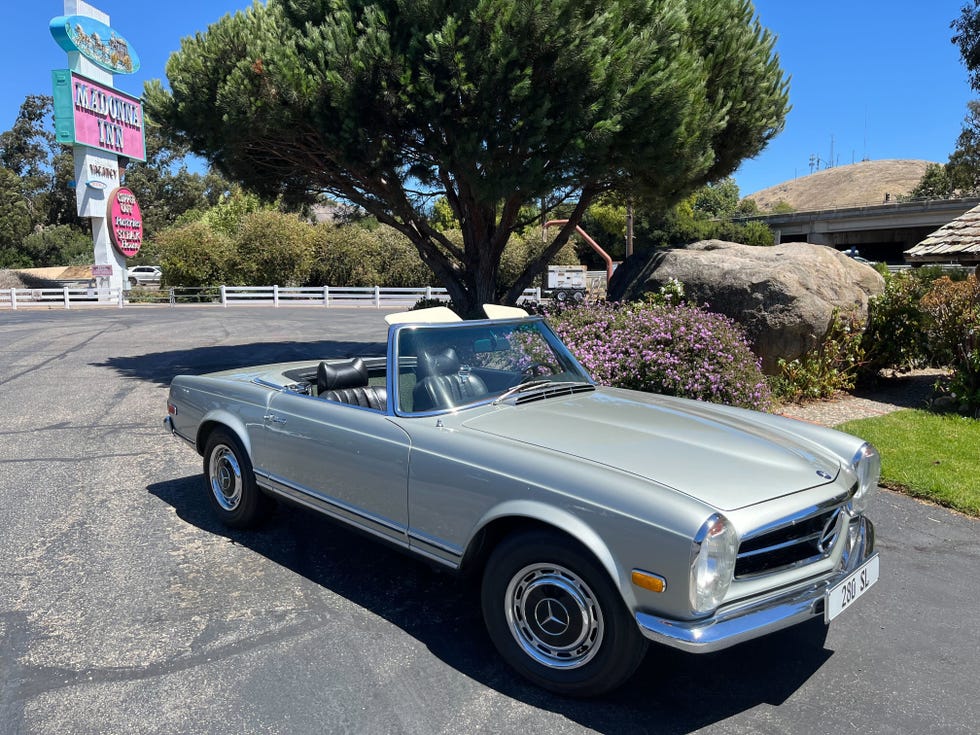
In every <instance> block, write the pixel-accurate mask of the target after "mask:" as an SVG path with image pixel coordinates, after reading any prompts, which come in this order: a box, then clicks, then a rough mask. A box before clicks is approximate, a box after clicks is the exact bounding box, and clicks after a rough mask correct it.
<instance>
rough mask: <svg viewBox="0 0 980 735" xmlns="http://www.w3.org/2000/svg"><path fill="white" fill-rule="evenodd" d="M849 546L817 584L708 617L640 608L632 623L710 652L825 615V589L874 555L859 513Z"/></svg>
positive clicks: (868, 526) (667, 640)
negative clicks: (685, 617) (654, 612)
mask: <svg viewBox="0 0 980 735" xmlns="http://www.w3.org/2000/svg"><path fill="white" fill-rule="evenodd" d="M848 535H849V538H848V539H847V542H846V543H847V548H846V550H845V551H844V555H843V556H842V557H841V563H840V565H839V566H838V568H837V569H836V570H834V573H833V574H831V575H829V576H827V577H824V578H821V579H820V580H819V581H816V582H813V581H811V582H807V583H805V584H803V585H798V586H795V587H791V588H790V589H788V590H779V591H777V592H774V593H772V594H770V595H766V596H763V597H753V598H752V599H750V600H744V601H740V602H736V603H734V604H732V605H730V606H727V607H722V608H720V609H719V610H718V611H717V612H716V613H715V614H714V615H713V616H711V617H710V618H705V619H701V620H672V619H670V618H661V617H658V616H656V615H650V614H648V613H643V612H639V613H637V614H636V622H637V624H638V625H639V626H640V632H641V633H643V635H644V636H646V637H647V638H649V639H650V640H652V641H655V642H657V643H662V644H664V645H667V646H671V647H673V648H679V649H681V650H684V651H690V652H692V653H709V652H711V651H719V650H721V649H723V648H729V647H730V646H734V645H736V644H738V643H742V642H743V641H748V640H751V639H753V638H759V637H760V636H764V635H767V634H769V633H773V632H775V631H777V630H782V629H783V628H789V627H790V626H793V625H796V624H798V623H802V622H804V621H806V620H809V619H810V618H815V617H821V618H822V617H823V615H824V597H825V593H826V592H827V591H828V590H829V589H830V588H831V587H833V586H834V585H835V584H837V583H838V582H840V581H841V580H842V579H844V577H846V576H847V575H848V574H850V573H851V572H853V571H854V570H855V569H857V568H858V567H859V566H861V565H862V564H863V563H864V562H866V561H867V560H868V559H870V558H871V557H872V556H874V553H875V552H874V545H875V540H874V539H875V534H874V525H873V524H872V523H871V521H869V520H868V519H867V518H864V517H863V516H862V517H860V518H858V519H857V520H856V521H855V522H852V524H851V528H850V529H849V534H848Z"/></svg>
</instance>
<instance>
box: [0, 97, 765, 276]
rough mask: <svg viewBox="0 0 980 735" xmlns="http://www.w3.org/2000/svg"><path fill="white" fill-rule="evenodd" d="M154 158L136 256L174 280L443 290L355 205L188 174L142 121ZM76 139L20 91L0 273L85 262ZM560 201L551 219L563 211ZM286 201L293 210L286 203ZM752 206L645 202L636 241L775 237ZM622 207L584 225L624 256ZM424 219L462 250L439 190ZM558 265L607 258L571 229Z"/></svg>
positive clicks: (525, 234)
mask: <svg viewBox="0 0 980 735" xmlns="http://www.w3.org/2000/svg"><path fill="white" fill-rule="evenodd" d="M146 142H147V161H146V162H145V163H142V162H135V161H133V162H130V163H129V164H128V165H127V166H126V167H125V177H124V183H125V185H126V186H128V187H129V188H130V189H132V190H133V191H134V192H135V193H136V195H137V197H138V199H139V201H140V204H141V208H142V211H143V217H144V226H145V230H146V235H147V237H146V245H145V246H144V248H143V250H142V251H141V253H140V256H139V258H138V260H139V262H152V263H159V264H161V265H163V266H164V279H165V283H167V284H169V285H184V286H209V285H217V284H220V283H228V284H239V285H250V284H271V283H279V284H282V285H323V284H328V285H338V286H342V285H350V286H364V285H375V284H385V285H392V286H406V287H410V286H425V285H439V280H438V279H437V278H436V277H435V275H434V274H433V272H432V270H431V269H430V268H428V267H427V266H426V265H425V264H424V263H423V261H422V260H421V258H420V257H419V255H418V252H417V250H416V249H415V247H414V246H413V245H412V243H411V241H410V240H409V239H408V238H406V237H405V236H404V235H403V234H401V233H399V232H398V231H397V230H395V229H394V228H392V227H390V226H386V225H381V224H379V223H378V221H377V220H376V219H375V218H374V217H371V216H368V215H367V214H366V213H364V212H363V211H359V210H357V209H356V208H354V207H350V206H347V207H340V206H336V207H334V210H335V212H336V216H334V217H332V218H331V219H329V220H328V221H326V222H320V223H316V222H315V217H314V216H313V214H314V211H315V210H316V209H318V207H316V206H314V205H315V203H310V202H306V203H305V204H294V205H293V206H292V207H288V208H287V207H285V205H284V204H283V202H282V201H277V202H268V201H263V200H262V199H260V198H259V197H258V196H256V195H254V194H249V193H246V192H245V191H244V190H242V189H240V188H238V187H236V186H233V185H232V184H230V183H229V182H228V181H227V180H225V179H223V178H222V177H220V176H219V175H217V174H215V173H213V171H210V170H209V171H208V172H207V173H204V174H199V173H194V172H191V171H190V170H189V167H188V163H187V149H186V147H184V146H182V145H181V144H180V143H179V142H176V141H174V140H172V139H171V138H170V137H168V136H167V135H166V134H165V133H164V131H162V130H161V129H160V127H159V126H158V125H156V124H154V123H153V121H152V120H147V127H146ZM73 168H74V166H73V161H72V153H71V147H70V146H65V145H59V144H58V143H57V142H56V141H55V137H54V132H53V126H52V112H51V98H50V97H46V96H42V95H32V96H29V97H27V98H26V99H25V101H24V103H23V105H22V106H21V109H20V113H19V114H18V117H17V119H16V121H15V123H14V126H13V127H12V128H11V129H10V130H8V131H6V132H3V133H0V268H31V267H44V266H62V265H76V264H88V263H90V262H91V260H92V235H91V228H90V225H89V222H88V220H87V219H84V218H79V217H78V216H77V215H76V210H75V192H74V187H72V186H71V180H72V178H73V176H74V171H73ZM570 209H571V205H569V207H567V208H566V209H565V210H563V209H561V208H559V209H557V210H555V211H554V212H553V213H552V214H551V216H553V217H559V218H560V217H562V216H563V215H567V214H568V213H569V211H570ZM287 210H291V211H287ZM753 211H755V205H754V203H753V202H751V201H750V200H740V199H739V192H738V186H737V185H736V184H735V182H734V181H733V180H732V179H731V178H725V179H723V180H721V181H719V182H717V183H712V184H708V185H706V186H704V187H702V188H701V189H699V190H697V191H696V192H694V193H692V194H690V195H689V196H687V197H686V198H684V199H683V200H682V201H681V202H680V203H678V204H677V205H675V206H674V207H671V208H670V209H668V210H667V211H666V212H659V213H657V212H653V211H651V209H650V208H640V209H638V210H637V212H636V214H635V226H634V250H635V252H637V253H643V252H644V251H648V250H651V249H653V248H659V247H672V246H679V245H684V244H686V243H689V242H694V241H696V240H702V239H712V238H717V239H723V240H731V241H736V242H743V243H747V244H754V245H769V244H772V233H771V231H770V230H769V229H768V228H767V227H765V225H762V224H761V223H756V222H751V223H740V222H737V221H733V218H734V217H737V216H739V215H742V214H751V213H752V212H753ZM626 213H627V203H626V201H625V200H624V198H623V197H616V196H614V195H607V196H604V197H600V198H599V199H598V200H597V201H595V202H594V203H593V204H592V206H590V207H589V208H588V209H587V210H586V213H585V216H584V217H583V220H582V227H583V229H585V230H586V231H587V232H588V233H589V234H590V235H591V236H592V237H593V238H595V239H596V240H597V241H598V242H599V243H600V245H602V247H603V248H604V249H605V250H606V251H607V252H609V253H610V254H611V255H612V257H613V258H614V259H616V260H621V259H622V258H624V257H625V254H626ZM523 216H524V217H525V218H526V219H527V220H528V221H529V222H535V221H536V222H537V224H531V225H528V226H526V227H525V228H524V229H523V230H521V231H520V232H517V233H515V234H514V235H513V236H512V237H511V239H510V241H509V242H508V245H507V247H506V248H505V250H504V253H503V255H502V258H501V265H500V270H501V281H502V282H504V283H508V282H513V281H515V280H516V279H517V278H518V276H519V275H520V273H521V272H522V270H523V269H524V267H525V266H526V265H527V264H528V263H529V262H531V261H533V260H534V259H535V258H537V257H539V255H540V253H541V251H542V250H543V249H544V239H543V236H542V232H541V228H540V210H536V209H535V208H534V207H527V208H526V210H525V211H524V213H523ZM429 221H430V222H431V225H432V227H433V228H434V229H436V230H438V231H439V232H441V233H444V236H445V237H446V238H447V239H448V240H449V241H450V242H455V243H457V244H459V245H460V246H461V245H462V235H461V231H460V226H459V223H458V222H457V220H456V219H455V216H454V215H453V212H452V209H451V207H450V206H449V205H448V203H447V202H446V200H445V198H439V199H437V200H435V202H434V203H433V205H432V207H431V209H430V211H429ZM551 262H552V263H556V264H574V263H585V264H588V265H589V266H590V267H594V268H600V267H603V265H602V262H601V260H600V258H599V256H598V255H597V254H596V253H594V252H593V251H592V249H591V248H590V247H589V246H588V245H586V244H585V243H584V242H582V241H581V240H580V239H578V238H576V237H573V238H572V239H571V240H570V241H569V243H568V244H567V245H566V246H565V247H564V248H562V249H561V250H560V251H559V252H558V254H557V255H556V256H554V257H553V258H552V259H551Z"/></svg>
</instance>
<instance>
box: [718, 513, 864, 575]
mask: <svg viewBox="0 0 980 735" xmlns="http://www.w3.org/2000/svg"><path fill="white" fill-rule="evenodd" d="M845 515H846V514H845V513H844V509H843V506H841V505H837V506H834V507H833V508H829V509H827V508H823V509H820V510H819V511H816V512H814V513H813V514H812V515H807V516H804V517H801V518H795V519H793V520H791V521H789V522H788V523H787V524H785V525H781V526H780V527H778V528H775V529H773V530H771V531H765V532H764V533H762V534H760V535H758V536H753V537H750V538H747V539H745V540H744V541H742V543H741V545H740V546H739V548H738V557H737V558H736V561H735V578H736V579H739V578H745V577H754V576H758V575H760V574H771V573H773V572H778V571H781V570H783V569H788V568H791V567H798V566H802V565H804V564H812V563H813V562H815V561H819V560H820V559H826V558H827V557H828V556H830V553H831V551H833V549H834V545H835V544H836V543H837V539H838V537H839V536H840V532H841V528H842V527H843V524H844V520H845V518H844V517H845Z"/></svg>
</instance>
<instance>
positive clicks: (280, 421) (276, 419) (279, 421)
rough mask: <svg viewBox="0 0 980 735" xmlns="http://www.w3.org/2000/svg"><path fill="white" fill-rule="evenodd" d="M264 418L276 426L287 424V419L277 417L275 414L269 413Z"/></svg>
mask: <svg viewBox="0 0 980 735" xmlns="http://www.w3.org/2000/svg"><path fill="white" fill-rule="evenodd" d="M262 418H264V419H265V420H266V421H271V422H272V423H274V424H284V423H286V419H284V418H282V417H280V416H276V415H275V414H274V413H267V414H266V415H265V416H263V417H262Z"/></svg>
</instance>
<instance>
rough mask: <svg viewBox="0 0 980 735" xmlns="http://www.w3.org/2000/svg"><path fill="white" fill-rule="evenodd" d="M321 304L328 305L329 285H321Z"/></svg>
mask: <svg viewBox="0 0 980 735" xmlns="http://www.w3.org/2000/svg"><path fill="white" fill-rule="evenodd" d="M323 305H324V306H330V286H324V287H323Z"/></svg>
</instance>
